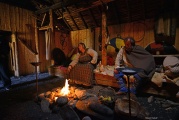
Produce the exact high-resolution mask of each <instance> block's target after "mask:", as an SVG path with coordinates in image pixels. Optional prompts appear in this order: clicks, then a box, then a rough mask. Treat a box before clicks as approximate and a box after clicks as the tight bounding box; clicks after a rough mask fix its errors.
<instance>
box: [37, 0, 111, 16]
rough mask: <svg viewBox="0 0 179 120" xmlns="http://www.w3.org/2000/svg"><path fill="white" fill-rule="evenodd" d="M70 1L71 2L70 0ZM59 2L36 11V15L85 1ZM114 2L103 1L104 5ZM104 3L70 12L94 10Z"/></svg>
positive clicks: (95, 3) (98, 2)
mask: <svg viewBox="0 0 179 120" xmlns="http://www.w3.org/2000/svg"><path fill="white" fill-rule="evenodd" d="M69 1H70V0H69ZM69 1H67V2H59V3H56V4H54V5H52V6H50V7H46V8H42V9H40V10H37V11H35V14H41V13H45V12H48V11H49V9H52V10H53V9H59V8H62V7H67V6H70V5H74V4H76V3H77V2H80V1H83V0H71V2H69ZM112 1H114V0H103V3H109V2H112ZM101 4H102V3H101V2H100V1H96V2H93V3H92V4H91V5H90V6H89V7H85V8H80V9H77V10H75V11H70V12H71V13H72V12H74V13H76V12H82V11H84V10H88V9H89V8H93V7H96V6H98V5H101Z"/></svg>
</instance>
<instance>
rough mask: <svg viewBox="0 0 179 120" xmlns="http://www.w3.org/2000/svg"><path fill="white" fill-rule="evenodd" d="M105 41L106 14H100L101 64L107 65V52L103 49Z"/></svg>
mask: <svg viewBox="0 0 179 120" xmlns="http://www.w3.org/2000/svg"><path fill="white" fill-rule="evenodd" d="M106 41H107V34H106V12H104V11H103V12H102V64H103V65H105V66H106V65H107V51H106V48H105V45H106Z"/></svg>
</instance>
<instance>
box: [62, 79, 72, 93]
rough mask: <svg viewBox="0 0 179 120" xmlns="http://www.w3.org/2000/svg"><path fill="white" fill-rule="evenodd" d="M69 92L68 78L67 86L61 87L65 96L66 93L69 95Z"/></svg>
mask: <svg viewBox="0 0 179 120" xmlns="http://www.w3.org/2000/svg"><path fill="white" fill-rule="evenodd" d="M69 93H70V90H69V84H68V80H67V79H66V81H65V86H64V87H63V88H62V89H61V91H60V94H61V95H62V96H65V95H68V94H69Z"/></svg>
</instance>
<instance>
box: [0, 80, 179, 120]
mask: <svg viewBox="0 0 179 120" xmlns="http://www.w3.org/2000/svg"><path fill="white" fill-rule="evenodd" d="M63 85H64V80H63V79H61V78H58V77H48V78H45V79H44V80H41V82H39V84H38V86H39V87H38V93H42V92H47V91H49V90H52V89H53V88H56V87H61V86H63ZM36 95H37V90H36V83H28V84H23V85H19V86H18V85H16V86H13V87H12V89H11V90H10V91H0V120H63V118H62V117H61V116H60V115H59V114H56V113H44V112H43V111H42V110H41V107H40V105H39V104H37V103H36V102H35V98H36ZM150 96H151V95H143V96H137V98H138V100H139V102H140V103H141V105H142V106H144V107H145V108H146V109H147V110H148V112H149V113H150V116H149V117H147V118H146V119H148V120H179V105H172V106H171V105H170V106H168V107H167V102H166V101H167V100H165V99H163V98H160V97H159V98H158V97H154V98H153V100H152V102H150V103H149V102H148V98H149V97H150ZM165 102H166V103H165ZM163 103H165V105H166V106H163V105H164V104H163ZM81 119H82V118H81ZM93 119H95V118H93ZM115 119H116V120H122V117H121V118H119V117H115Z"/></svg>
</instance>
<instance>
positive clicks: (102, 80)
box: [95, 73, 119, 88]
mask: <svg viewBox="0 0 179 120" xmlns="http://www.w3.org/2000/svg"><path fill="white" fill-rule="evenodd" d="M95 80H96V84H98V85H105V86H110V87H115V88H119V84H118V83H117V79H115V78H114V77H113V76H109V75H103V74H100V73H95Z"/></svg>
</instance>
